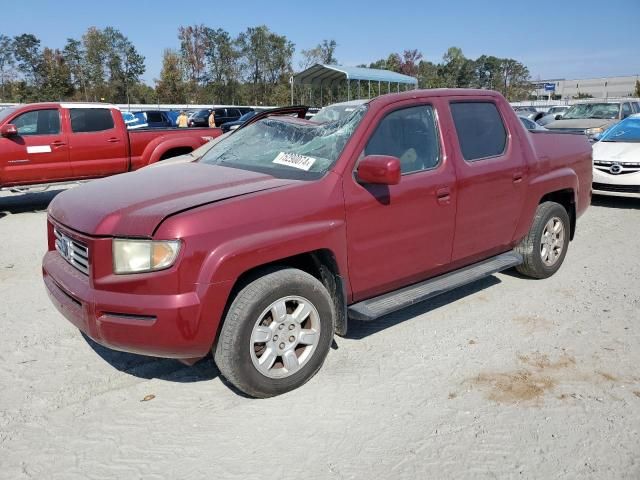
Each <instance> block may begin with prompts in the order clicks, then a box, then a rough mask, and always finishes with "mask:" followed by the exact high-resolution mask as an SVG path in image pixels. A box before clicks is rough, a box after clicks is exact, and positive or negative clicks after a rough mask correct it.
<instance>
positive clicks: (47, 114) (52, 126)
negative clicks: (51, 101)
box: [11, 110, 60, 136]
mask: <svg viewBox="0 0 640 480" xmlns="http://www.w3.org/2000/svg"><path fill="white" fill-rule="evenodd" d="M11 123H13V124H14V125H15V126H16V128H17V129H18V134H19V135H23V136H24V135H57V134H58V133H60V113H59V112H58V110H33V111H31V112H27V113H23V114H22V115H19V116H17V117H16V118H14V119H13V122H11Z"/></svg>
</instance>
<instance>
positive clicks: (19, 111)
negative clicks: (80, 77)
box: [0, 103, 222, 189]
mask: <svg viewBox="0 0 640 480" xmlns="http://www.w3.org/2000/svg"><path fill="white" fill-rule="evenodd" d="M221 134H222V131H221V130H220V129H218V128H202V129H195V130H187V129H177V128H171V129H136V130H128V129H127V126H126V124H125V122H124V118H123V115H122V113H121V112H120V110H118V109H117V108H116V107H114V106H112V105H107V104H98V103H33V104H28V105H19V106H17V107H11V108H6V109H4V110H2V112H0V188H8V187H10V188H12V189H18V187H21V188H23V189H24V188H25V187H28V186H30V185H41V184H50V183H57V182H70V181H77V180H82V179H89V178H98V177H105V176H108V175H114V174H116V173H123V172H127V171H130V170H137V169H138V168H141V167H143V166H145V165H149V164H150V163H154V162H157V161H159V160H164V159H166V158H170V157H174V156H176V155H181V154H183V153H187V152H190V151H192V150H194V149H196V148H198V147H199V146H200V145H202V144H203V143H206V142H207V141H209V140H211V139H212V138H215V137H217V136H219V135H221Z"/></svg>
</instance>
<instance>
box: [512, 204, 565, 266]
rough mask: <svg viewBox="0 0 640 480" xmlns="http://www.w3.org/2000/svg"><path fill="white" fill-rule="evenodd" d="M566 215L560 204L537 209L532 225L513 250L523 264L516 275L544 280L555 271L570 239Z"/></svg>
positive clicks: (541, 205) (539, 206)
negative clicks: (521, 259) (522, 260)
mask: <svg viewBox="0 0 640 480" xmlns="http://www.w3.org/2000/svg"><path fill="white" fill-rule="evenodd" d="M570 228H571V227H570V223H569V214H568V213H567V211H566V210H565V208H564V207H563V206H562V205H560V204H559V203H555V202H544V203H541V204H540V205H538V209H537V210H536V214H535V216H534V218H533V224H532V225H531V229H530V230H529V233H528V234H527V236H526V237H524V238H523V239H522V241H521V242H520V244H519V245H518V246H517V247H516V251H517V252H518V253H520V254H521V255H522V257H523V259H524V262H523V263H522V264H521V265H519V266H518V267H516V268H517V270H518V272H520V273H521V274H523V275H526V276H528V277H532V278H547V277H550V276H551V275H553V274H554V273H556V272H557V271H558V269H559V268H560V266H561V265H562V262H563V261H564V257H565V255H566V254H567V248H568V247H569V237H570Z"/></svg>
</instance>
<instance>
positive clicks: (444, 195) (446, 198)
mask: <svg viewBox="0 0 640 480" xmlns="http://www.w3.org/2000/svg"><path fill="white" fill-rule="evenodd" d="M436 199H437V200H438V203H439V204H441V205H448V204H449V202H450V201H451V189H449V187H442V188H439V189H438V190H436Z"/></svg>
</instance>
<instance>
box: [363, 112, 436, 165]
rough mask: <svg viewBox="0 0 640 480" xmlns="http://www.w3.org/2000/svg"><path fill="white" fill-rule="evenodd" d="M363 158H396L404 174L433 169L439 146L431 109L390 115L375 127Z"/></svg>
mask: <svg viewBox="0 0 640 480" xmlns="http://www.w3.org/2000/svg"><path fill="white" fill-rule="evenodd" d="M364 154H365V155H391V156H393V157H397V158H399V159H400V168H401V172H402V173H403V174H405V173H412V172H419V171H421V170H430V169H432V168H434V167H436V166H437V165H438V163H439V162H440V144H439V141H438V134H437V128H436V120H435V116H434V112H433V108H432V107H431V106H430V105H421V106H419V107H409V108H403V109H402V110H396V111H394V112H391V113H390V114H388V115H387V116H386V117H384V118H383V119H382V120H381V121H380V123H379V124H378V127H377V128H376V131H375V132H374V133H373V135H372V136H371V138H370V139H369V142H368V143H367V146H366V147H365V149H364Z"/></svg>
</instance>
